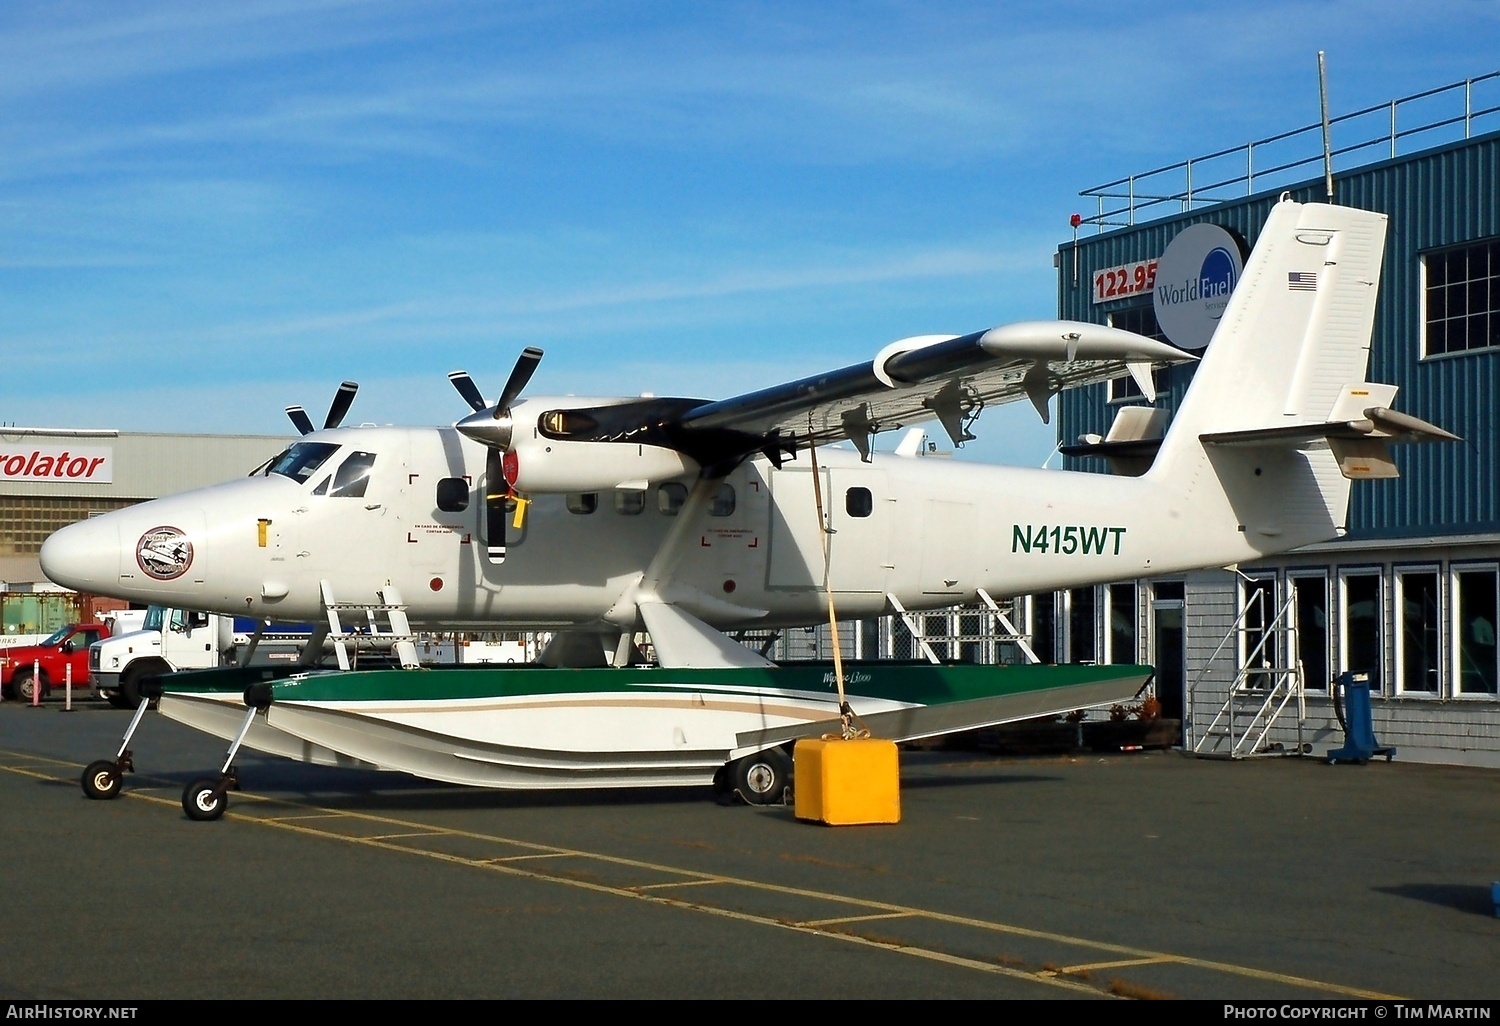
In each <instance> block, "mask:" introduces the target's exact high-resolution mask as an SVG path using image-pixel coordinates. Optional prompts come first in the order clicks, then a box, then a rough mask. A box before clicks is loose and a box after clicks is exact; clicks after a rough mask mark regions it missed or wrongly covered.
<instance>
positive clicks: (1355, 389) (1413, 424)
mask: <svg viewBox="0 0 1500 1026" xmlns="http://www.w3.org/2000/svg"><path fill="white" fill-rule="evenodd" d="M1395 393H1396V389H1395V388H1394V387H1393V386H1391V385H1376V384H1371V383H1367V382H1361V383H1360V384H1358V385H1350V386H1347V387H1346V388H1345V389H1344V390H1343V392H1342V393H1341V394H1340V396H1339V399H1338V401H1337V402H1336V403H1335V404H1334V408H1333V413H1332V418H1331V419H1329V420H1327V421H1325V422H1323V423H1321V424H1285V425H1279V426H1277V427H1266V428H1255V429H1251V430H1248V431H1220V432H1210V433H1208V434H1203V435H1200V436H1199V438H1200V439H1202V441H1203V442H1204V443H1205V444H1208V445H1226V446H1245V447H1256V448H1263V447H1278V448H1294V449H1306V448H1313V447H1321V446H1322V445H1323V444H1325V443H1326V444H1327V446H1328V447H1329V448H1330V449H1331V450H1332V451H1333V454H1334V457H1335V458H1336V459H1337V460H1338V464H1339V470H1340V471H1342V473H1343V475H1344V476H1345V477H1348V478H1356V479H1363V478H1386V477H1399V476H1400V475H1399V473H1398V472H1397V470H1396V464H1395V461H1394V460H1393V459H1392V458H1391V453H1390V446H1391V445H1395V444H1401V443H1408V442H1456V441H1461V439H1460V438H1459V437H1458V436H1457V435H1455V434H1453V433H1452V432H1449V431H1445V430H1443V429H1442V428H1440V427H1438V426H1437V425H1436V424H1432V423H1429V422H1428V421H1425V420H1422V419H1421V418H1419V417H1413V416H1412V415H1411V414H1409V413H1401V412H1399V411H1397V410H1393V409H1391V408H1390V407H1388V406H1383V405H1372V406H1366V407H1364V408H1360V405H1359V402H1358V400H1359V399H1360V398H1366V400H1367V401H1368V400H1371V399H1373V400H1376V401H1379V400H1381V399H1383V400H1385V401H1386V402H1389V401H1390V400H1391V399H1393V398H1394V397H1395Z"/></svg>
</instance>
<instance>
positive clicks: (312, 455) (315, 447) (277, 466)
mask: <svg viewBox="0 0 1500 1026" xmlns="http://www.w3.org/2000/svg"><path fill="white" fill-rule="evenodd" d="M338 448H339V447H338V446H337V445H334V444H333V443H332V442H296V443H294V444H293V445H292V446H291V447H290V448H288V449H287V451H286V452H284V453H282V454H281V457H280V458H279V459H277V460H276V462H275V463H272V464H271V465H270V467H269V468H267V470H266V476H267V477H269V476H270V475H272V474H276V475H277V476H279V477H289V478H291V479H292V480H293V481H297V482H299V483H300V482H303V481H306V480H307V479H308V478H310V477H312V476H313V472H314V471H316V470H317V469H318V468H319V467H321V466H322V465H323V463H324V462H325V461H326V460H327V459H328V457H330V456H332V455H333V454H334V453H335V452H337V451H338Z"/></svg>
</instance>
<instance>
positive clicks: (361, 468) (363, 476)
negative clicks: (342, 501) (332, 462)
mask: <svg viewBox="0 0 1500 1026" xmlns="http://www.w3.org/2000/svg"><path fill="white" fill-rule="evenodd" d="M374 465H375V454H374V453H373V452H359V451H358V450H356V451H354V452H351V453H350V454H349V456H348V458H347V459H345V460H344V462H343V463H341V464H339V469H338V470H337V471H336V472H335V473H334V475H333V488H332V489H330V490H329V492H328V494H329V495H331V496H344V497H346V498H351V499H359V498H363V497H364V494H365V488H366V487H367V486H368V485H369V483H370V468H371V467H373V466H374Z"/></svg>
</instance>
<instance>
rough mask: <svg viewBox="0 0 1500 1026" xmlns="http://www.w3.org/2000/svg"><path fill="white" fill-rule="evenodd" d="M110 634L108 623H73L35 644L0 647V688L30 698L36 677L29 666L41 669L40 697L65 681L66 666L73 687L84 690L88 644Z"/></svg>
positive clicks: (24, 700) (81, 692)
mask: <svg viewBox="0 0 1500 1026" xmlns="http://www.w3.org/2000/svg"><path fill="white" fill-rule="evenodd" d="M107 637H109V627H108V626H107V625H106V624H102V623H74V624H69V625H68V626H66V627H64V628H62V629H61V630H59V631H58V632H57V633H56V634H54V635H52V636H51V637H50V638H48V639H47V640H46V641H43V642H41V643H40V644H36V645H18V646H16V647H14V648H0V689H3V691H4V694H5V697H6V698H18V699H20V700H21V701H23V702H30V701H31V700H32V694H33V689H34V688H35V687H36V681H34V680H32V670H33V668H35V669H36V670H38V671H39V672H40V673H41V678H40V679H41V685H42V697H43V698H46V697H47V692H48V691H50V690H52V689H53V688H59V689H60V688H62V687H63V686H64V684H65V683H66V681H67V679H68V678H67V672H68V671H67V668H68V667H69V666H70V665H71V666H72V667H73V688H74V690H75V691H76V692H77V693H78V694H80V695H82V694H86V693H87V692H86V690H85V689H86V688H87V687H88V683H89V646H90V645H92V644H93V643H94V642H96V641H99V640H100V639H102V638H107Z"/></svg>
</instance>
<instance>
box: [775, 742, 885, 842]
mask: <svg viewBox="0 0 1500 1026" xmlns="http://www.w3.org/2000/svg"><path fill="white" fill-rule="evenodd" d="M792 763H793V767H794V772H795V774H796V777H795V779H796V782H797V783H796V787H795V788H794V789H793V791H792V801H793V808H794V812H795V814H796V816H797V818H798V819H810V820H817V821H819V822H823V823H827V824H828V825H829V826H852V825H856V824H863V823H899V822H901V768H900V759H899V758H898V756H897V753H896V742H894V741H877V740H875V739H874V738H854V739H852V740H845V739H843V738H836V739H819V738H804V739H802V740H801V741H798V742H797V746H796V747H795V748H794V749H793V750H792Z"/></svg>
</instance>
